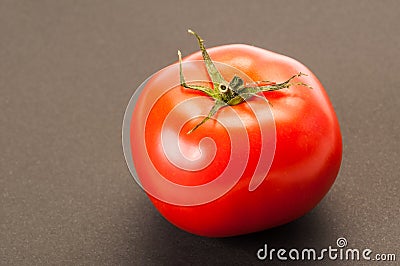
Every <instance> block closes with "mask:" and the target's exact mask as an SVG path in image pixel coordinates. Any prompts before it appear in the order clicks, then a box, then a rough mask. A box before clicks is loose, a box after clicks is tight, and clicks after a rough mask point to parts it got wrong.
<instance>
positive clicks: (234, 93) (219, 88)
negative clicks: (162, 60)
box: [178, 29, 311, 134]
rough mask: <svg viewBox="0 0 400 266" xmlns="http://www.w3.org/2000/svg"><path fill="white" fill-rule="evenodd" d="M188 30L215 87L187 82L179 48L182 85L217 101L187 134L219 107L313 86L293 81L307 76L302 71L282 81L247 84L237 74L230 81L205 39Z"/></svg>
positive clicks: (211, 115) (212, 114) (213, 113)
mask: <svg viewBox="0 0 400 266" xmlns="http://www.w3.org/2000/svg"><path fill="white" fill-rule="evenodd" d="M188 32H189V33H190V34H192V35H194V36H195V37H196V38H197V41H198V44H199V47H200V50H201V53H202V57H203V60H204V63H205V65H206V69H207V73H208V75H209V76H210V78H211V82H212V84H213V88H209V87H206V86H201V85H194V84H191V85H189V84H187V83H186V80H185V77H184V75H183V70H182V54H181V52H180V51H179V50H178V58H179V77H180V85H181V86H182V87H184V88H187V89H192V90H197V91H201V92H203V93H205V94H206V95H208V96H209V97H211V98H213V99H214V100H215V103H214V105H213V107H212V108H211V110H210V111H209V113H208V115H207V116H206V117H205V118H204V119H203V120H202V121H201V122H200V123H198V124H197V125H196V126H194V127H193V128H192V129H191V130H189V131H188V132H187V134H190V133H192V132H193V131H195V130H196V129H197V128H198V127H200V126H201V125H202V124H204V123H205V122H207V120H209V119H210V118H211V117H213V116H214V115H215V114H216V113H217V112H218V110H219V109H221V108H223V107H225V106H228V105H230V106H234V105H238V104H240V103H243V102H245V101H247V100H248V99H250V98H252V97H260V98H263V99H265V97H264V96H261V95H259V93H261V92H268V91H276V90H281V89H287V88H289V87H290V86H294V85H301V86H306V87H308V88H311V87H310V86H309V85H307V84H305V83H303V82H295V83H293V82H291V81H292V80H293V79H294V78H296V77H300V76H307V74H304V73H302V72H299V73H297V74H295V75H293V76H291V77H290V78H289V79H287V80H286V81H284V82H281V83H276V82H273V81H268V80H263V81H256V82H254V83H251V84H245V82H244V81H243V79H242V78H240V77H239V76H236V75H235V76H234V77H233V78H232V80H231V81H230V82H228V81H226V80H225V79H224V78H223V77H222V75H221V73H220V72H219V70H218V69H217V68H216V67H215V65H214V63H213V61H212V60H211V58H210V55H209V54H208V52H207V50H206V48H205V47H204V40H203V39H202V38H201V37H200V36H199V35H198V34H197V33H196V32H194V31H192V30H190V29H189V30H188Z"/></svg>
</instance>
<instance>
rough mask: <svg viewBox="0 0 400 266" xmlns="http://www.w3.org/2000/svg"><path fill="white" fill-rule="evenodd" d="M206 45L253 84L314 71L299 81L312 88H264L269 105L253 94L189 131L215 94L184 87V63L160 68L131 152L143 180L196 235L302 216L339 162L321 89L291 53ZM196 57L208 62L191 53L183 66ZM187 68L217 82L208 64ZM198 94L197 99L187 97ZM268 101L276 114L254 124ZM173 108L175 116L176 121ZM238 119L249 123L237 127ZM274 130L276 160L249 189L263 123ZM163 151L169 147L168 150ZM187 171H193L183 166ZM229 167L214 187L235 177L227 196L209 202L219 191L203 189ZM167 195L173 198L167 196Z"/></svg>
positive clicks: (174, 219)
mask: <svg viewBox="0 0 400 266" xmlns="http://www.w3.org/2000/svg"><path fill="white" fill-rule="evenodd" d="M207 51H208V52H209V55H210V57H211V59H212V60H213V61H214V62H221V63H224V64H226V65H228V66H231V67H233V68H236V69H238V70H240V71H242V72H243V73H245V74H246V75H247V76H248V77H249V78H251V79H252V80H254V81H264V80H272V81H274V82H282V81H285V80H287V79H288V78H290V77H291V76H293V75H294V74H296V73H299V72H303V73H307V74H308V76H301V77H298V78H296V81H301V82H304V83H306V84H308V85H310V86H311V87H312V89H310V88H307V87H304V86H301V85H293V86H291V87H290V88H287V89H281V90H277V91H269V92H264V93H262V94H263V95H264V96H265V97H266V98H267V99H268V101H269V103H270V106H269V107H268V104H266V103H265V101H263V100H262V99H260V98H258V97H252V98H250V99H248V100H247V102H243V103H240V104H237V105H235V106H230V107H229V108H221V109H220V110H218V112H217V113H216V115H215V116H214V117H213V118H212V119H210V120H209V121H207V122H206V123H204V124H203V125H201V126H200V127H198V128H197V129H196V130H195V131H194V132H192V133H191V134H186V132H188V131H189V130H190V129H191V128H193V127H194V126H195V125H196V124H198V123H199V121H201V119H202V118H203V117H204V115H207V113H208V112H209V110H210V109H211V107H212V106H213V104H214V100H213V99H212V98H210V97H208V96H207V95H205V94H204V93H203V92H200V91H194V90H190V89H187V88H184V87H182V86H180V81H179V70H178V65H177V64H175V65H173V66H171V67H167V68H165V69H163V70H161V71H159V72H158V73H156V74H155V75H154V76H153V77H152V78H151V79H150V80H149V81H148V82H147V83H146V86H145V87H144V89H143V91H142V93H141V95H140V97H139V99H138V101H137V104H136V106H135V109H134V111H133V115H132V120H131V124H130V141H131V150H132V157H133V162H134V165H135V168H136V173H137V175H138V177H139V179H140V182H141V183H142V185H143V187H144V188H145V190H146V192H147V194H148V196H149V197H150V199H151V201H152V203H153V204H154V206H155V207H156V208H157V209H158V211H159V212H160V213H161V214H162V215H163V216H164V217H165V218H166V219H167V220H168V221H170V222H171V223H173V224H174V225H176V226H177V227H179V228H181V229H183V230H186V231H188V232H191V233H193V234H197V235H202V236H209V237H225V236H233V235H240V234H246V233H250V232H255V231H260V230H264V229H268V228H271V227H275V226H278V225H282V224H285V223H288V222H290V221H292V220H294V219H296V218H299V217H300V216H302V215H304V214H305V213H307V212H308V211H310V210H311V209H312V208H314V207H315V206H316V205H317V204H318V203H319V202H320V200H321V199H322V198H323V197H324V195H325V194H326V193H327V192H328V190H329V189H330V187H331V186H332V184H333V183H334V181H335V178H336V176H337V174H338V171H339V168H340V163H341V156H342V140H341V133H340V128H339V124H338V121H337V118H336V115H335V112H334V110H333V107H332V105H331V103H330V101H329V99H328V96H327V94H326V92H325V90H324V88H323V87H322V85H321V83H320V82H319V81H318V79H317V78H316V77H315V76H314V75H313V74H312V73H311V71H310V70H309V69H308V68H307V67H305V66H304V65H302V64H301V63H299V62H298V61H296V60H294V59H292V58H289V57H286V56H284V55H280V54H276V53H273V52H270V51H267V50H264V49H260V48H256V47H253V46H249V45H243V44H233V45H225V46H220V47H215V48H210V49H207ZM193 60H202V54H201V52H197V53H194V54H192V55H190V56H188V57H186V58H185V59H184V60H183V62H190V61H193ZM219 70H220V72H221V74H222V76H223V77H224V78H225V79H226V80H230V79H231V78H232V76H233V74H232V73H231V72H230V71H229V69H224V68H223V67H222V68H219ZM183 71H184V72H185V73H186V74H187V73H195V74H196V75H197V74H198V75H199V76H201V77H202V78H204V79H203V81H204V80H206V81H208V82H211V79H210V77H209V76H208V74H207V72H206V68H205V67H204V62H202V64H199V63H196V64H192V65H190V63H187V64H184V68H183ZM242 78H243V77H242ZM206 85H210V83H209V84H206ZM211 85H212V84H211ZM211 85H210V86H211ZM262 94H261V95H262ZM199 97H200V100H199V101H193V102H190V101H191V100H192V99H195V98H196V99H198V98H199ZM185 101H189V102H188V104H187V105H185V106H182V108H180V109H179V110H178V109H174V108H176V106H179V105H180V104H181V103H182V102H185ZM249 104H252V108H253V110H252V109H251V108H250V105H249ZM266 106H267V108H270V110H271V112H272V113H271V114H272V115H273V117H272V116H270V117H267V118H265V119H263V118H261V119H259V120H257V119H256V117H255V113H256V112H258V111H260V112H262V110H261V109H263V110H265V108H266ZM229 110H230V111H229ZM235 112H236V113H235ZM171 113H174V115H173V116H171V117H169V115H170V114H171ZM199 116H200V117H199ZM233 116H236V117H238V118H239V120H240V121H242V123H243V124H242V125H240V124H238V123H237V121H238V120H237V119H236V120H235V118H234V117H233ZM271 117H272V119H273V121H272V120H271ZM166 121H169V122H168V123H167V122H166ZM220 121H225V122H224V123H225V124H224V125H222V124H221V122H220ZM230 121H232V122H230ZM272 127H274V131H273V132H276V135H275V139H274V141H275V146H274V148H275V150H274V151H275V152H274V154H273V157H271V158H270V159H271V166H270V168H269V171H267V172H266V173H265V175H264V176H263V177H262V178H263V180H262V182H261V183H260V184H259V185H258V187H257V188H256V189H254V190H250V189H249V184H250V183H251V179H252V178H253V174H254V172H255V171H256V168H257V165H258V164H259V163H260V164H261V165H262V164H263V163H264V162H262V161H261V162H259V161H260V156H261V152H262V148H261V147H262V144H261V141H262V136H261V129H265V130H268V129H269V128H272ZM243 132H245V133H246V134H248V136H247V141H241V142H240V143H236V144H232V141H231V139H230V137H231V138H232V136H233V137H234V136H235V134H238V135H240V134H242V133H243ZM163 134H164V135H163ZM229 134H230V135H229ZM164 137H165V138H166V139H167V141H168V140H177V141H178V142H179V145H177V144H176V143H168V142H167V143H165V140H163V138H164ZM209 138H211V139H212V140H213V142H212V141H210V139H209ZM163 141H164V143H163ZM267 141H268V140H267ZM177 147H178V148H177ZM268 147H269V148H271V147H273V146H271V145H270V146H268V145H267V146H265V145H264V149H266V148H268ZM166 149H172V151H169V153H170V155H169V156H167V155H166V152H165V150H166ZM174 149H175V150H174ZM177 149H178V150H177ZM272 151H273V150H272ZM178 153H180V154H178ZM182 158H184V159H185V158H186V159H187V160H188V162H190V161H191V160H190V159H191V158H194V159H196V158H197V159H198V160H195V161H194V163H193V165H190V163H188V162H183V163H182V165H180V161H179V160H181V159H182ZM199 158H200V159H199ZM184 159H182V160H184ZM247 159H248V160H247ZM206 161H207V162H210V163H209V164H207V163H205V162H206ZM265 163H268V162H265ZM188 167H189V168H190V169H191V170H185V169H187V168H188ZM191 167H192V168H191ZM227 167H230V172H229V174H227V175H228V178H227V179H225V181H221V183H219V184H216V186H215V187H216V190H218V189H219V188H221V189H222V187H229V186H228V184H227V183H229V182H230V183H232V184H233V185H232V186H231V187H229V190H228V191H227V192H226V193H224V194H223V195H217V193H220V191H217V192H215V193H216V194H215V195H213V196H215V197H214V198H215V199H214V200H209V197H211V196H212V195H211V194H212V193H214V191H211V190H207V193H211V194H210V195H211V196H210V195H202V193H204V191H205V190H201V189H200V187H201V185H204V184H208V183H209V182H211V181H213V180H214V179H215V178H216V177H218V176H219V175H221V174H222V173H224V171H225V170H226V168H227ZM267 168H268V167H267ZM193 169H194V170H193ZM157 175H160V176H162V177H163V178H164V179H165V180H168V181H170V182H171V183H175V184H179V185H181V187H182V188H183V187H196V186H197V187H198V188H199V189H198V190H188V191H186V190H184V189H183V190H182V191H180V190H177V192H176V193H175V192H171V191H170V187H169V184H167V183H168V182H165V180H164V181H159V180H158V177H157V178H156V176H157ZM230 176H232V180H231V181H230V180H229V177H230ZM236 181H237V182H236ZM225 185H226V186H225ZM221 191H222V190H221ZM163 193H166V194H163ZM155 194H157V195H155ZM167 194H168V197H170V198H169V200H164V199H163V198H162V196H160V195H167ZM203 196H204V197H203ZM171 197H172V198H171ZM175 197H176V198H175ZM192 198H196V199H193V200H191V199H192ZM182 199H187V204H177V203H174V200H176V202H178V201H179V200H182ZM196 201H198V204H196Z"/></svg>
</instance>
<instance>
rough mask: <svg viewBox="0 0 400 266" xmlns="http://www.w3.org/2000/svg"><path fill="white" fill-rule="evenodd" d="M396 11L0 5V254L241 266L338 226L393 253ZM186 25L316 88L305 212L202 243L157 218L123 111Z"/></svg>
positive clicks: (187, 46) (20, 258)
mask: <svg viewBox="0 0 400 266" xmlns="http://www.w3.org/2000/svg"><path fill="white" fill-rule="evenodd" d="M399 12H400V5H399V2H398V1H371V2H370V1H346V2H344V1H343V2H342V1H338V2H333V1H332V2H330V1H288V2H286V3H278V1H274V2H272V1H258V3H256V2H255V3H252V2H251V1H226V2H225V3H223V2H219V3H218V4H216V3H214V2H211V1H210V2H207V1H196V2H187V1H174V2H169V3H164V4H162V6H160V5H157V4H155V3H153V1H146V2H145V3H143V2H142V3H135V2H134V1H116V2H112V3H111V1H80V2H77V1H19V2H14V1H1V2H0V34H1V35H0V36H1V39H0V107H1V112H0V126H1V131H0V148H1V153H0V191H1V194H0V204H1V205H0V206H1V209H0V225H1V227H0V264H2V265H37V264H41V265H43V264H44V265H46V264H93V265H99V264H108V265H110V264H137V265H160V264H174V265H189V264H195V265H205V264H230V265H234V264H237V265H245V264H257V262H259V261H258V260H257V258H256V252H257V250H258V249H259V248H261V247H262V246H263V245H264V244H265V243H267V244H268V245H269V246H270V247H275V248H279V247H284V248H287V249H289V248H293V247H296V248H303V247H315V248H316V249H322V248H324V247H327V246H328V245H332V246H336V239H337V238H338V237H342V236H344V237H346V238H347V240H348V243H349V245H348V246H349V247H351V248H359V249H363V248H370V249H372V250H373V251H374V253H379V252H384V253H397V260H400V257H399V256H400V255H399V253H398V252H399V235H400V234H399V233H400V227H399V217H400V216H399V209H400V201H399V172H400V168H399V160H398V159H399V148H400V144H399V138H400V137H399V135H400V128H399V111H400V110H399V106H400V86H399V84H400V80H399V66H400V64H399V60H400V49H399V46H400V30H399V17H398V14H399ZM189 27H191V28H193V29H195V30H196V31H197V32H199V33H201V36H202V37H203V38H204V39H206V41H207V43H206V44H207V45H208V47H211V46H217V45H220V44H227V43H247V44H252V45H255V46H259V47H262V48H266V49H269V50H272V51H276V52H278V53H283V54H286V55H288V56H291V57H294V58H296V59H298V60H299V61H301V62H303V63H304V64H305V65H307V66H309V67H310V68H311V70H313V72H314V73H315V74H316V75H317V76H318V77H319V78H320V80H321V82H322V83H323V84H324V86H325V88H326V90H327V92H328V94H329V95H330V97H331V101H332V102H333V105H334V106H335V109H336V111H337V115H338V118H339V121H340V124H341V128H342V134H343V142H344V144H343V145H344V154H343V163H342V168H341V171H340V174H339V176H338V179H337V181H336V183H335V184H334V186H333V188H332V189H331V190H330V192H329V194H328V195H327V196H326V197H325V198H324V200H323V201H322V202H321V203H320V204H319V205H318V207H317V208H315V209H314V210H313V211H312V212H311V213H309V214H307V215H306V216H304V217H303V218H301V219H299V220H297V221H295V222H292V223H290V224H287V225H285V226H282V227H279V228H275V229H272V230H268V231H265V232H260V233H256V234H251V235H246V236H241V237H233V238H227V239H207V238H202V237H197V236H193V235H190V234H188V233H185V232H183V231H180V230H178V229H176V228H175V227H174V226H172V225H170V224H169V223H168V222H166V221H165V220H164V219H163V218H162V217H161V216H160V215H159V214H158V213H157V211H156V210H155V209H154V208H153V207H152V205H151V203H150V202H149V200H148V199H147V197H146V195H145V194H144V193H143V192H142V191H141V189H140V188H139V187H138V186H137V185H136V184H135V183H134V182H133V179H132V178H131V176H130V174H129V171H128V169H127V167H126V164H125V161H124V157H123V153H122V147H121V127H122V119H123V115H124V111H125V107H126V105H127V103H128V100H129V98H130V97H131V95H132V93H133V91H134V89H135V88H136V87H137V86H138V85H139V84H140V83H141V82H142V81H143V80H145V79H146V78H147V77H148V76H149V75H150V74H152V73H153V72H155V71H157V70H159V69H161V68H162V67H164V66H166V65H168V64H170V63H171V62H174V61H175V60H176V50H177V49H178V48H179V49H181V51H182V52H183V54H184V55H187V54H189V53H191V52H194V51H195V50H197V45H196V43H195V42H194V40H193V38H192V37H191V36H189V35H188V34H187V33H186V30H187V28H189ZM275 262H277V261H276V260H275ZM326 262H327V263H328V264H334V263H336V262H337V261H336V262H333V261H329V260H326ZM342 263H343V264H345V263H346V262H342ZM364 263H365V262H363V263H361V262H360V263H358V264H360V265H362V264H364ZM260 264H267V261H264V262H263V263H260ZM268 264H269V265H270V263H268ZM356 264H357V263H356ZM358 264H357V265H358ZM380 265H384V263H381V264H380Z"/></svg>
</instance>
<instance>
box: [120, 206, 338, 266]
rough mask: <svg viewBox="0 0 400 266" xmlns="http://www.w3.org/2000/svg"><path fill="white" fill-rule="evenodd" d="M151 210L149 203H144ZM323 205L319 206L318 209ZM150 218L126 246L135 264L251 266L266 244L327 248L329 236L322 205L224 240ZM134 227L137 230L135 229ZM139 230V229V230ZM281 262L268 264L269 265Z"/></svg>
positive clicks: (156, 217) (327, 223)
mask: <svg viewBox="0 0 400 266" xmlns="http://www.w3.org/2000/svg"><path fill="white" fill-rule="evenodd" d="M144 205H146V206H147V207H150V206H149V205H151V203H150V202H147V203H146V204H144ZM321 205H322V206H321ZM151 208H152V210H149V209H148V211H147V212H148V214H151V215H149V216H148V217H147V218H143V219H142V220H141V222H140V224H141V225H139V226H140V228H141V229H140V236H141V237H140V239H138V237H137V236H136V237H133V238H131V239H126V240H127V245H129V246H133V247H135V248H134V250H133V251H134V252H132V254H131V255H129V256H130V257H131V258H130V259H132V260H134V261H136V262H138V263H146V265H149V264H150V265H152V264H162V265H188V264H190V265H252V264H258V263H261V262H264V263H266V261H260V260H258V259H257V255H256V254H257V251H258V250H259V249H260V248H262V247H264V244H267V245H268V247H271V248H275V249H279V248H285V249H291V248H304V247H307V246H308V247H315V248H316V249H319V248H322V247H325V246H326V243H330V240H331V239H336V238H335V237H337V236H329V234H328V231H331V228H329V217H328V214H329V213H327V212H324V211H323V204H320V206H318V207H317V208H316V209H314V210H313V211H311V212H310V213H308V214H306V215H305V216H303V217H301V218H299V219H297V220H295V221H293V222H291V223H288V224H285V225H282V226H279V227H276V228H272V229H269V230H265V231H261V232H257V233H252V234H247V235H241V236H235V237H226V238H207V237H201V236H196V235H193V234H190V233H187V232H184V231H182V230H180V229H178V228H176V227H175V226H173V225H172V224H170V223H169V222H168V221H166V220H165V219H164V218H162V217H161V215H160V214H158V212H157V211H156V210H155V208H154V207H151ZM137 226H138V225H137V224H136V228H137ZM138 230H139V229H138ZM275 263H281V261H277V260H276V259H275V261H268V265H273V264H275Z"/></svg>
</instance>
